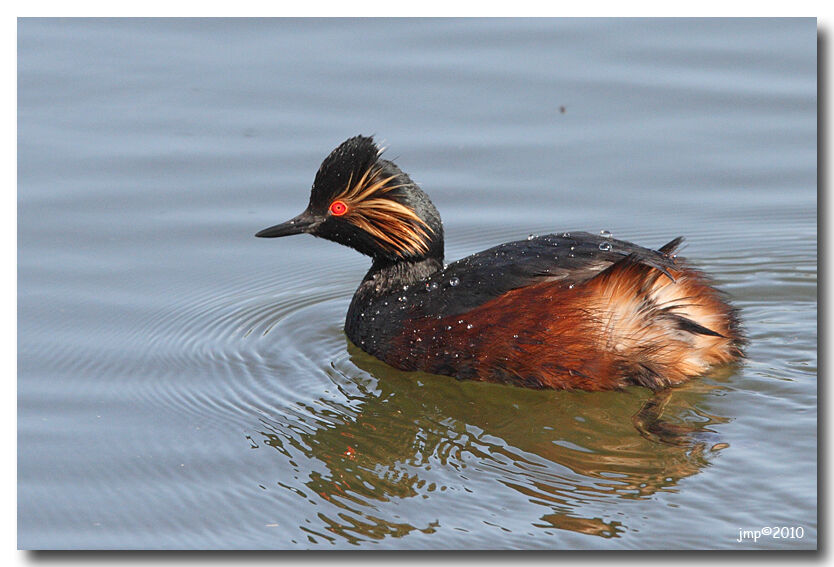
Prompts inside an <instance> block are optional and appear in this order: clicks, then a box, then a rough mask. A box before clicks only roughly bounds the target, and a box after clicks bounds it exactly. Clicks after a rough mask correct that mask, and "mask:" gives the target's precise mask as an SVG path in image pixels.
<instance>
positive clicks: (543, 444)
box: [252, 344, 732, 543]
mask: <svg viewBox="0 0 834 567" xmlns="http://www.w3.org/2000/svg"><path fill="white" fill-rule="evenodd" d="M348 351H349V354H350V360H349V361H348V360H345V361H341V362H337V363H334V365H333V369H334V373H333V380H334V383H335V384H336V386H337V387H338V388H339V390H340V391H341V393H342V394H343V396H344V402H334V401H333V400H331V399H328V400H325V399H322V400H320V403H317V404H313V405H307V406H304V407H298V408H294V409H292V410H290V411H288V412H285V413H283V415H276V416H275V417H274V418H262V419H261V420H260V423H259V426H258V427H257V429H256V431H257V433H256V434H255V435H254V436H253V437H254V439H253V440H252V441H253V443H254V445H256V446H259V445H265V446H268V447H272V448H273V449H275V450H277V451H279V452H280V453H282V454H283V455H284V456H285V457H286V458H287V459H288V460H289V461H290V462H291V463H295V466H296V470H297V471H299V472H300V474H301V476H299V477H296V478H297V479H298V480H297V481H295V483H296V485H293V484H292V483H288V482H287V481H286V479H276V481H277V482H278V484H279V486H282V487H284V488H286V489H288V490H292V491H293V492H294V493H296V494H297V495H298V496H299V497H301V498H304V499H305V500H308V501H310V502H311V503H314V504H315V503H320V502H322V501H326V502H327V503H329V504H331V505H333V507H334V508H331V509H333V510H336V512H335V514H334V513H326V512H324V511H322V512H319V513H318V520H317V522H319V523H320V528H321V529H319V530H314V529H312V528H310V527H309V525H308V526H307V527H304V526H302V529H304V530H305V531H307V532H308V533H309V534H310V538H311V541H316V538H317V537H321V538H324V539H328V540H333V538H344V539H345V540H347V541H348V542H351V543H358V542H360V541H363V540H366V539H371V540H378V539H382V538H385V537H400V536H403V535H406V534H408V533H411V532H413V531H415V530H419V531H422V532H424V533H432V532H433V531H434V530H435V528H437V526H438V525H440V524H441V523H443V522H444V521H445V520H447V518H444V517H443V514H442V512H441V513H440V514H439V517H437V518H435V519H433V520H429V521H425V522H424V523H423V524H419V525H415V523H413V522H409V521H404V520H402V519H398V518H394V517H393V516H391V515H390V514H389V515H388V517H386V514H385V513H383V512H382V507H381V506H380V504H381V503H385V502H390V501H392V500H396V499H410V498H428V496H429V494H430V493H434V494H432V496H433V497H434V496H438V495H440V498H441V499H442V497H443V495H442V494H441V493H443V492H445V491H450V493H452V492H454V493H457V494H458V495H460V494H462V493H469V497H471V498H476V499H478V500H479V501H481V504H487V506H486V508H487V509H488V508H489V506H488V501H489V500H490V498H491V495H495V499H496V502H498V501H506V500H507V498H506V493H507V490H506V489H507V488H509V489H511V490H512V491H515V492H516V493H518V495H522V496H523V498H524V499H526V500H527V501H529V502H530V503H534V504H536V505H538V507H540V514H539V515H538V516H537V517H526V518H519V517H518V516H514V517H512V518H509V517H504V518H498V519H497V522H496V523H494V524H491V525H498V526H499V527H507V528H509V527H511V526H503V524H502V522H503V523H509V522H512V523H513V524H516V523H517V522H519V521H520V520H521V521H523V522H525V523H526V525H527V526H534V527H536V528H544V529H551V528H556V529H561V530H570V531H574V532H579V533H584V534H592V535H597V536H601V537H617V536H618V535H619V534H620V533H622V532H623V531H624V530H625V529H626V528H627V526H623V524H622V523H621V522H620V521H616V520H605V519H603V518H602V517H601V515H600V514H599V513H597V510H598V509H599V506H600V505H603V506H604V504H605V503H606V501H610V500H612V499H642V498H648V497H651V496H652V495H654V494H656V493H658V492H660V491H674V490H676V489H675V487H676V485H677V484H678V483H679V481H680V480H681V479H684V478H686V477H689V476H692V475H695V474H697V473H698V472H699V471H701V470H702V469H703V468H704V467H706V466H708V465H709V462H710V460H711V459H712V458H714V457H715V456H716V454H717V451H719V450H721V449H725V448H727V447H728V445H727V444H726V443H723V442H721V440H720V439H719V437H718V435H717V433H715V431H714V430H713V429H711V427H712V426H714V425H717V424H721V423H725V422H727V421H728V420H729V418H727V417H724V416H719V415H714V414H712V413H709V412H707V411H705V410H704V409H702V408H701V406H702V405H703V402H704V399H705V394H707V393H708V392H710V391H711V390H714V389H715V388H720V387H721V386H720V385H717V384H720V379H721V376H719V375H715V376H713V378H714V380H710V381H705V380H699V381H694V382H692V383H690V384H688V385H686V386H684V387H681V388H677V389H674V390H666V391H664V392H660V393H657V394H652V393H651V392H649V391H648V390H646V389H643V388H631V389H628V390H626V391H622V392H602V393H600V392H561V391H538V390H527V389H523V388H517V387H511V386H503V385H497V384H486V383H475V382H459V381H456V380H454V379H450V378H448V377H442V376H433V375H427V374H421V373H404V372H400V371H397V370H394V369H392V368H390V367H388V366H387V365H385V364H383V363H381V362H379V361H377V360H375V359H373V358H372V357H370V356H368V355H366V354H365V353H363V352H361V351H359V350H358V349H356V348H355V347H353V345H350V344H348ZM357 367H358V369H359V371H357ZM363 371H364V372H363ZM731 371H732V370H731V369H728V370H725V371H724V373H725V374H727V373H729V372H731ZM716 380H717V381H718V382H716ZM258 437H260V439H258ZM302 459H310V460H314V461H316V462H317V464H318V465H323V467H322V466H311V465H310V464H309V463H308V464H307V465H305V466H297V462H298V461H299V460H302ZM304 475H306V478H305V476H304ZM500 494H504V495H505V496H504V497H501V496H500ZM456 499H457V497H456V498H454V499H453V500H456ZM484 501H486V502H484ZM378 512H379V513H378ZM449 512H450V513H452V514H454V511H452V510H450V511H449ZM484 521H485V522H487V521H493V522H495V519H494V518H486V517H485V518H484ZM512 527H517V526H512Z"/></svg>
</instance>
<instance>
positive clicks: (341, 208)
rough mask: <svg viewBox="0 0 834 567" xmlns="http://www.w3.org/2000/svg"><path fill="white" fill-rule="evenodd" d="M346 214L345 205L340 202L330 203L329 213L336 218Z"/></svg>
mask: <svg viewBox="0 0 834 567" xmlns="http://www.w3.org/2000/svg"><path fill="white" fill-rule="evenodd" d="M346 212H347V205H345V204H344V203H343V202H342V201H333V202H332V203H330V213H331V214H333V215H336V216H337V217H340V216H342V215H343V214H345V213H346Z"/></svg>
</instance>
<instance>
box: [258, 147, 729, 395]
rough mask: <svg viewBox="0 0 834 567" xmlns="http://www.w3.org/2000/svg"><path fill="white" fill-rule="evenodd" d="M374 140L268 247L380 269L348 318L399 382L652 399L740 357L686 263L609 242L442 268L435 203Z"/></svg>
mask: <svg viewBox="0 0 834 567" xmlns="http://www.w3.org/2000/svg"><path fill="white" fill-rule="evenodd" d="M380 154H381V152H380V149H379V148H378V147H377V145H376V144H375V143H374V141H373V139H372V138H369V137H364V136H356V137H354V138H350V139H349V140H347V141H345V142H344V143H342V144H341V145H340V146H339V147H338V148H336V149H335V150H333V152H332V153H331V154H330V155H329V156H328V157H327V158H326V159H325V160H324V162H323V163H322V164H321V167H320V168H319V170H318V173H317V174H316V178H315V182H314V183H313V188H312V193H311V195H310V204H309V206H308V207H307V209H306V210H305V211H304V212H303V213H301V214H300V215H298V216H297V217H295V218H294V219H292V220H290V221H288V222H285V223H283V224H279V225H276V226H273V227H270V228H267V229H264V230H262V231H260V232H259V233H257V235H256V236H260V237H266V238H273V237H278V236H287V235H290V234H299V233H309V234H312V235H314V236H318V237H321V238H326V239H328V240H333V241H334V242H338V243H339V244H344V245H345V246H350V247H351V248H354V249H356V250H358V251H359V252H361V253H363V254H366V255H368V256H370V257H371V258H372V259H373V264H372V266H371V269H370V270H369V271H368V273H367V274H366V275H365V278H364V279H363V280H362V283H361V284H360V286H359V289H357V290H356V294H355V295H354V296H353V301H352V302H351V304H350V308H349V309H348V313H347V320H346V321H345V332H346V333H347V336H348V338H349V339H350V340H351V341H352V342H353V343H354V344H356V345H357V346H358V347H359V348H361V349H362V350H364V351H366V352H368V353H370V354H372V355H373V356H375V357H377V358H379V359H381V360H383V361H384V362H386V363H388V364H390V365H391V366H393V367H395V368H398V369H401V370H422V371H425V372H430V373H434V374H445V375H449V376H454V377H456V378H460V379H471V380H482V381H490V382H503V383H509V384H515V385H519V386H527V387H531V388H577V389H584V390H607V389H612V388H620V387H623V386H627V385H629V384H638V385H642V386H646V387H649V388H652V389H659V388H663V387H666V386H670V385H674V384H679V383H681V382H683V381H685V380H687V379H689V378H691V377H694V376H698V375H700V374H703V373H704V372H705V371H706V370H707V369H708V368H710V367H711V366H714V365H718V364H724V363H728V362H732V361H734V360H736V359H738V358H740V357H741V356H743V353H742V347H743V344H744V338H743V336H742V333H741V330H740V325H739V319H738V315H737V312H736V310H735V309H734V308H733V307H731V306H730V305H729V304H728V303H727V301H726V300H725V299H724V295H723V294H722V293H721V292H719V291H718V290H716V289H715V288H714V287H712V285H711V284H710V281H709V279H708V278H707V277H706V276H705V275H704V274H703V273H701V272H699V271H697V270H695V269H693V268H691V267H689V266H687V265H686V263H685V262H684V261H683V260H682V259H681V258H678V257H676V256H675V255H674V252H675V250H676V248H677V247H678V245H679V244H680V242H681V240H682V238H676V239H674V240H672V241H671V242H669V243H668V244H666V245H665V246H662V247H661V248H660V249H659V250H657V251H654V250H650V249H647V248H643V247H641V246H637V245H635V244H631V243H629V242H624V241H621V240H616V239H614V238H611V237H610V235H607V234H600V235H595V234H589V233H585V232H571V233H560V234H548V235H545V236H540V237H535V238H531V239H528V240H520V241H517V242H508V243H506V244H501V245H499V246H496V247H494V248H490V249H489V250H485V251H483V252H480V253H478V254H474V255H472V256H469V257H467V258H463V259H462V260H458V261H457V262H454V263H452V264H449V265H448V266H444V265H443V225H442V223H441V221H440V215H439V214H438V212H437V209H435V207H434V205H433V204H432V202H431V200H429V198H428V196H427V195H426V194H425V193H424V192H423V191H422V190H421V189H420V188H419V187H418V186H417V184H416V183H414V182H413V181H412V180H411V179H410V178H409V177H408V175H407V174H405V173H404V172H403V171H402V170H400V168H399V167H397V166H396V165H395V164H394V163H393V162H391V161H388V160H385V159H382V158H381V156H380Z"/></svg>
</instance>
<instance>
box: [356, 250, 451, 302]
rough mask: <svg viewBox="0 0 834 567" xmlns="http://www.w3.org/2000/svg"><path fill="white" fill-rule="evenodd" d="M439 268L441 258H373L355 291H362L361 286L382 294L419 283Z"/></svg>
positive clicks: (441, 262)
mask: <svg viewBox="0 0 834 567" xmlns="http://www.w3.org/2000/svg"><path fill="white" fill-rule="evenodd" d="M441 268H443V259H442V258H440V259H437V258H423V259H421V260H397V261H394V262H391V261H388V260H384V259H375V260H374V263H373V265H371V269H370V270H368V273H367V274H365V278H364V279H363V280H362V284H360V286H359V289H358V290H357V292H360V291H363V288H371V289H372V290H373V295H384V294H385V293H387V292H389V291H392V290H395V289H402V287H403V286H411V285H414V284H416V283H419V282H421V281H423V280H425V279H426V278H428V277H429V276H430V275H431V274H433V273H434V272H436V271H437V270H440V269H441ZM368 291H370V290H368Z"/></svg>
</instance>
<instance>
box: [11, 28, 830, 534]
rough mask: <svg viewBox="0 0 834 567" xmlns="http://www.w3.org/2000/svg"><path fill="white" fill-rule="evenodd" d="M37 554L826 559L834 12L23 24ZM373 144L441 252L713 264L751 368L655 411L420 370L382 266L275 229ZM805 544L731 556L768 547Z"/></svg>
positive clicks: (23, 279)
mask: <svg viewBox="0 0 834 567" xmlns="http://www.w3.org/2000/svg"><path fill="white" fill-rule="evenodd" d="M18 32H19V36H18V45H19V60H18V62H19V71H18V73H19V74H18V86H19V96H18V104H19V108H18V126H19V137H18V154H19V189H18V195H19V197H18V246H19V256H18V278H19V280H18V281H19V285H18V311H19V320H18V345H19V346H18V348H19V350H18V361H19V377H18V396H19V399H18V446H19V455H18V499H19V509H18V519H19V524H18V545H19V546H20V547H22V548H166V549H170V548H236V549H240V548H247V549H250V548H255V549H259V548H281V549H295V548H309V549H333V548H354V547H361V548H396V549H426V548H429V549H452V548H466V549H484V548H501V549H505V548H524V549H553V548H557V549H561V548H581V549H608V548H640V549H646V548H650V549H657V548H661V549H667V548H722V549H737V548H745V549H748V548H753V549H759V548H773V549H783V548H791V549H795V548H813V547H815V546H816V538H817V512H816V510H817V482H816V473H817V461H816V449H817V440H816V423H817V395H816V392H817V356H816V340H817V333H816V317H817V302H816V297H817V279H816V277H817V260H816V256H817V246H816V239H817V226H816V205H817V203H816V22H815V21H814V20H812V19H793V20H714V19H713V20H582V19H570V20H549V19H542V20H525V19H514V20H248V19H237V20H179V19H177V20H142V19H134V20H83V19H81V20H50V19H23V20H20V23H19V28H18ZM358 133H364V134H376V135H377V138H378V139H379V141H380V142H382V143H383V144H384V145H386V146H387V147H388V148H389V149H388V151H387V154H386V155H387V156H388V157H389V158H393V159H396V160H397V163H398V164H399V165H400V166H401V167H402V168H403V169H404V170H405V171H407V172H409V173H410V174H411V175H412V177H413V178H414V179H415V180H416V181H418V182H419V183H420V184H421V185H422V186H423V188H424V189H425V190H426V191H427V192H428V193H429V194H430V195H431V197H432V199H433V201H434V203H435V204H436V205H437V207H438V209H439V210H440V212H441V214H442V215H443V218H444V224H445V230H446V234H447V244H446V249H447V258H448V260H454V259H457V258H460V257H462V256H464V255H467V254H471V253H473V252H477V251H479V250H482V249H484V248H487V247H490V246H493V245H495V244H498V243H501V242H504V241H507V240H513V239H519V238H524V237H526V236H527V235H528V234H531V233H536V234H544V233H548V232H554V231H563V230H591V231H598V230H601V229H606V230H610V231H612V232H613V234H614V236H615V237H617V238H622V239H626V240H632V241H635V242H638V243H640V244H643V245H647V246H653V247H657V246H660V245H662V244H663V243H665V242H667V241H669V240H671V239H672V238H674V237H676V236H678V235H684V236H686V237H687V243H688V244H687V248H686V249H685V250H684V254H685V255H686V256H688V257H689V258H690V259H692V260H693V261H694V262H696V263H697V265H699V266H700V267H701V268H703V269H705V270H707V271H708V272H710V273H711V274H713V275H714V276H715V278H716V281H717V283H718V284H719V285H720V287H722V288H723V289H725V290H726V291H728V292H729V293H730V294H731V295H732V296H733V298H734V302H735V304H736V305H737V306H739V307H740V308H741V310H742V317H743V319H744V322H745V325H746V328H747V331H748V335H749V338H750V347H749V353H748V354H749V358H748V359H747V360H746V361H745V362H744V364H743V365H740V366H737V367H732V368H727V369H722V370H720V371H716V372H713V373H712V374H710V375H709V376H705V377H703V378H701V379H698V380H695V381H693V382H691V383H689V384H687V385H685V386H683V387H680V388H676V389H674V390H670V391H668V392H665V393H663V394H660V395H658V396H652V395H651V393H650V392H649V391H648V390H645V389H642V388H637V387H635V388H630V389H628V390H626V391H624V392H608V393H585V392H548V391H545V392H542V391H529V390H524V389H520V388H513V387H508V386H501V385H494V384H481V383H470V382H458V381H456V380H453V379H449V378H445V377H439V376H430V375H424V374H412V373H403V372H398V371H395V370H393V369H391V368H389V367H387V366H385V365H384V364H382V363H380V362H378V361H376V360H374V359H372V358H370V357H369V356H367V355H365V354H364V353H362V352H361V351H358V350H357V349H356V348H355V347H353V346H352V345H350V344H349V343H348V341H347V339H346V338H345V335H344V333H343V330H342V327H343V321H344V314H345V311H346V309H347V306H348V303H349V301H350V297H351V295H352V293H353V290H354V289H355V287H356V285H357V284H358V282H359V280H360V279H361V277H362V276H363V274H364V273H365V271H366V270H367V267H368V265H369V262H368V260H367V259H366V258H364V257H362V256H360V255H359V254H357V253H356V252H353V251H351V250H348V249H346V248H342V247H339V246H336V245H335V244H332V243H330V242H325V241H321V240H316V239H313V238H311V237H307V236H303V237H302V236H299V237H294V238H290V239H281V240H277V241H264V240H260V239H255V238H254V237H253V234H254V233H255V232H256V231H257V230H259V229H261V228H264V227H265V226H269V225H271V224H275V223H277V222H280V221H283V220H286V219H287V218H289V217H291V216H293V215H295V214H296V213H298V212H300V211H301V210H302V209H303V208H304V207H305V206H306V203H307V199H308V191H309V187H310V184H311V182H312V179H313V176H314V174H315V171H316V169H317V168H318V165H319V163H320V161H321V159H322V158H323V157H324V156H325V155H326V154H327V153H328V152H329V151H330V150H331V149H332V148H333V147H334V146H336V145H337V144H338V143H340V142H341V141H342V140H344V139H345V138H347V137H349V136H352V135H355V134H358ZM773 526H787V527H801V528H802V529H803V530H804V537H802V538H794V539H774V538H773V537H763V538H760V539H758V540H757V541H755V542H754V541H752V540H749V539H747V540H745V541H742V542H739V541H737V539H738V538H739V530H740V529H744V530H753V529H761V528H763V527H773Z"/></svg>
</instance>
